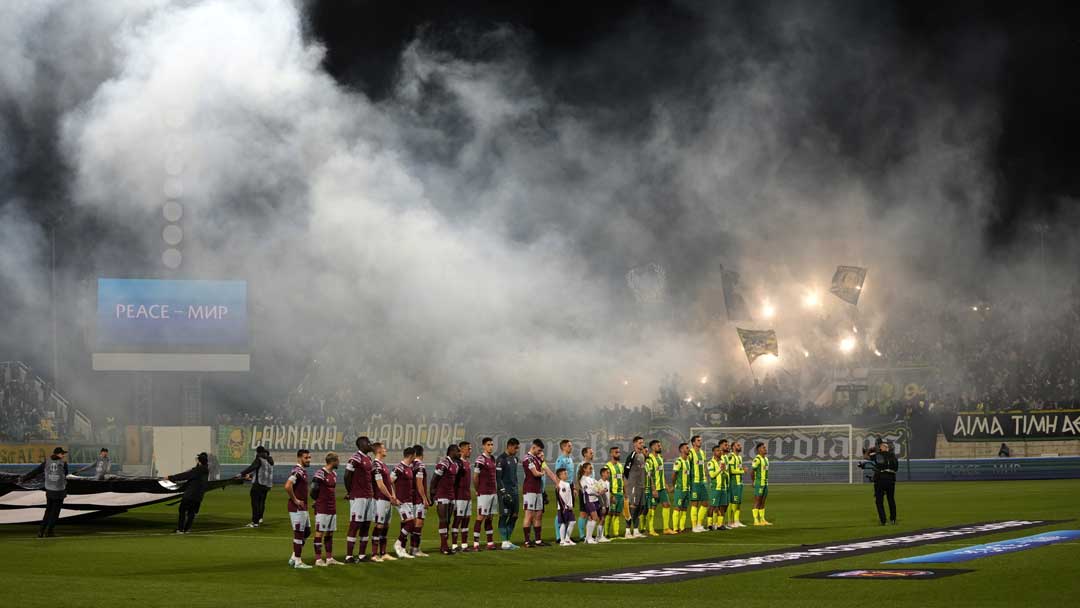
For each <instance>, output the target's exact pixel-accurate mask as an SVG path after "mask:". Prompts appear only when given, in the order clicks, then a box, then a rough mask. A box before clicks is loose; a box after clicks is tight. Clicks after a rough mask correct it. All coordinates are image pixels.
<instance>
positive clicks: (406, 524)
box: [390, 447, 416, 559]
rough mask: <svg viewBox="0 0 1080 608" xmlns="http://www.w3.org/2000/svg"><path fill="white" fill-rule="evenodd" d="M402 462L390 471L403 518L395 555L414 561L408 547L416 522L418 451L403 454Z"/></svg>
mask: <svg viewBox="0 0 1080 608" xmlns="http://www.w3.org/2000/svg"><path fill="white" fill-rule="evenodd" d="M402 456H403V458H402V460H401V462H399V463H397V464H396V465H394V470H392V471H390V479H391V481H393V482H394V495H395V496H397V497H398V498H399V499H400V500H401V504H399V505H398V515H400V516H401V532H400V533H399V534H398V538H397V540H396V541H394V555H397V556H398V557H400V558H402V559H413V556H412V555H411V554H410V553H409V551H408V549H407V547H408V546H409V539H410V538H411V537H412V532H413V526H414V525H415V522H416V515H415V512H416V509H415V507H414V506H413V502H412V495H413V492H414V491H416V477H415V476H414V474H413V468H412V462H413V459H414V458H415V456H416V450H414V449H413V448H411V447H408V448H405V450H404V451H403V452H402Z"/></svg>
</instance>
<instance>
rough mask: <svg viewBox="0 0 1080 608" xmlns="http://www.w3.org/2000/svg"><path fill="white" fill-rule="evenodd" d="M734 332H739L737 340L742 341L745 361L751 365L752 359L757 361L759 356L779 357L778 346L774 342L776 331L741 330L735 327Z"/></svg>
mask: <svg viewBox="0 0 1080 608" xmlns="http://www.w3.org/2000/svg"><path fill="white" fill-rule="evenodd" d="M735 331H737V332H739V340H741V341H742V347H743V351H745V352H746V359H747V360H748V361H750V363H751V364H752V363H753V362H754V359H757V358H758V357H760V356H761V355H773V356H776V357H779V356H780V346H779V343H778V342H777V341H776V330H772V329H763V330H758V329H742V328H741V327H736V328H735Z"/></svg>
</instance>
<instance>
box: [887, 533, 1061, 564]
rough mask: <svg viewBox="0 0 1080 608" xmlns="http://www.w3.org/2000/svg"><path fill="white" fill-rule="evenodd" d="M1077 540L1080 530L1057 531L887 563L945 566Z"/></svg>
mask: <svg viewBox="0 0 1080 608" xmlns="http://www.w3.org/2000/svg"><path fill="white" fill-rule="evenodd" d="M1077 538H1080V530H1055V531H1053V532H1043V533H1042V534H1035V535H1034V536H1023V537H1021V538H1012V539H1009V540H1001V541H998V542H995V543H986V544H983V545H972V546H970V547H965V548H963V549H953V550H951V551H941V552H938V553H931V554H929V555H917V556H915V557H905V558H903V559H894V560H892V561H888V562H885V563H886V564H944V563H951V562H967V561H971V560H973V559H979V558H980V557H988V556H991V555H1000V554H1002V553H1013V552H1016V551H1024V550H1025V549H1034V548H1036V547H1042V546H1045V545H1052V544H1054V543H1061V542H1065V541H1069V540H1074V539H1077Z"/></svg>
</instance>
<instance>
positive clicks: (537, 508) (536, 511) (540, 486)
mask: <svg viewBox="0 0 1080 608" xmlns="http://www.w3.org/2000/svg"><path fill="white" fill-rule="evenodd" d="M521 466H522V468H524V469H525V481H524V482H523V483H522V491H523V493H524V494H525V500H524V504H525V519H524V521H523V523H522V527H523V528H524V531H525V548H531V547H546V546H547V545H546V544H545V543H544V541H543V540H541V526H542V525H543V518H544V476H545V475H547V476H548V477H550V478H551V480H552V481H554V482H555V483H556V484H557V483H559V478H558V477H555V474H554V473H552V472H551V469H549V468H548V466H547V463H546V462H544V442H543V441H540V440H539V439H533V442H532V445H531V446H529V453H528V454H526V455H525V458H522V459H521ZM530 528H532V531H533V532H535V534H536V541H535V542H534V541H532V540H530V539H529V531H530Z"/></svg>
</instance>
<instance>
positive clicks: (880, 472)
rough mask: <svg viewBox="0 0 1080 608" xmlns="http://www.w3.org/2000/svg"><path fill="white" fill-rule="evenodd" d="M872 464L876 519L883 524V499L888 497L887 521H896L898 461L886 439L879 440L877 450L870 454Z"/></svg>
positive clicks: (893, 522)
mask: <svg viewBox="0 0 1080 608" xmlns="http://www.w3.org/2000/svg"><path fill="white" fill-rule="evenodd" d="M870 461H871V462H872V463H873V464H874V504H875V505H877V512H878V519H879V520H881V525H883V526H884V525H885V505H884V502H885V501H884V499H885V498H888V499H889V523H891V524H895V523H896V497H895V496H896V471H897V470H898V469H899V468H900V462H899V461H898V460H897V459H896V454H893V453H892V450H891V449H890V447H889V443H888V442H887V441H884V440H882V441H879V442H878V445H877V450H876V451H875V452H874V453H873V454H871V455H870Z"/></svg>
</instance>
